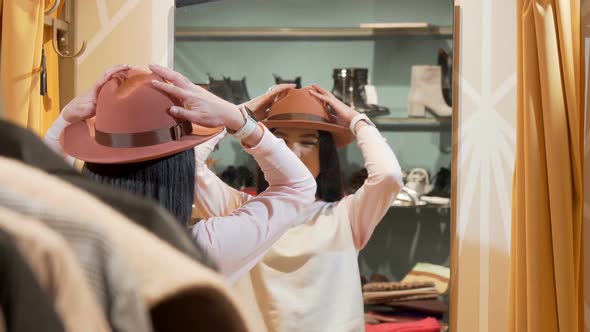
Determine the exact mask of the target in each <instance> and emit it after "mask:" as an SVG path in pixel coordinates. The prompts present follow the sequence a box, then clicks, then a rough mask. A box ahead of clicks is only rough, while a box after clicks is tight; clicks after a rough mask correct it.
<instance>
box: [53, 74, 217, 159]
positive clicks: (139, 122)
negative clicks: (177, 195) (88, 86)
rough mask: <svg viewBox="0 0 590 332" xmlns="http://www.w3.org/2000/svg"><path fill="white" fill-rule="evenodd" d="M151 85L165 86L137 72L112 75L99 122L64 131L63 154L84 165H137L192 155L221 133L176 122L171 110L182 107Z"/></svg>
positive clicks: (100, 106)
mask: <svg viewBox="0 0 590 332" xmlns="http://www.w3.org/2000/svg"><path fill="white" fill-rule="evenodd" d="M152 80H158V81H163V79H162V78H161V77H159V76H157V75H155V74H153V73H147V72H144V71H140V70H135V69H131V70H129V71H127V72H121V73H118V74H115V75H113V77H112V78H111V79H110V80H109V81H108V82H107V83H106V84H105V85H104V86H103V87H102V88H101V90H100V92H99V94H98V98H97V101H96V117H95V118H94V119H92V120H89V121H80V122H77V123H74V124H71V125H69V126H67V127H66V128H65V129H64V131H63V132H62V134H61V137H60V144H61V146H62V148H63V150H64V151H65V152H66V153H67V154H69V155H71V156H73V157H75V158H77V159H80V160H83V161H85V162H92V163H99V164H123V163H133V162H140V161H146V160H152V159H158V158H162V157H166V156H170V155H173V154H175V153H179V152H182V151H185V150H188V149H190V148H192V147H194V146H196V145H199V144H201V143H203V142H206V141H207V140H209V139H211V138H213V137H214V136H215V135H216V134H218V133H219V132H220V131H221V128H206V127H201V126H197V125H194V124H191V123H190V122H188V121H180V120H177V119H176V118H174V117H172V116H171V115H170V114H169V113H168V111H169V109H170V107H172V106H174V105H177V106H182V104H181V103H180V102H179V101H178V100H176V99H175V98H174V97H171V96H169V95H168V94H166V93H164V92H161V91H159V90H157V89H156V88H155V87H153V85H152V83H151V81H152Z"/></svg>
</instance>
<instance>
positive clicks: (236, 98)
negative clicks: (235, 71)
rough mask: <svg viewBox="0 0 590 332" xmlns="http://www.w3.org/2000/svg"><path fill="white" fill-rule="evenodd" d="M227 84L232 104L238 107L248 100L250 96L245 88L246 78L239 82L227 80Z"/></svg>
mask: <svg viewBox="0 0 590 332" xmlns="http://www.w3.org/2000/svg"><path fill="white" fill-rule="evenodd" d="M228 83H229V86H230V89H231V92H232V97H233V103H234V104H236V105H239V104H242V103H245V102H247V101H248V100H250V94H249V93H248V88H247V87H246V77H242V79H241V80H231V79H228Z"/></svg>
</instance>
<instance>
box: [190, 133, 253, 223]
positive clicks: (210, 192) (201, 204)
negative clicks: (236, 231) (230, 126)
mask: <svg viewBox="0 0 590 332" xmlns="http://www.w3.org/2000/svg"><path fill="white" fill-rule="evenodd" d="M224 137H225V132H223V133H221V134H219V135H218V136H216V137H215V138H213V139H211V140H209V141H207V142H205V143H203V144H200V145H197V146H196V147H195V148H194V150H195V207H196V208H197V209H198V210H199V212H200V215H201V216H203V217H204V218H211V217H220V216H227V215H229V214H231V213H232V212H234V211H235V210H237V209H238V208H239V207H241V206H242V205H244V204H245V203H246V202H247V201H249V200H250V199H252V196H250V195H248V194H246V193H244V192H241V191H238V190H236V189H234V188H232V187H230V186H229V185H227V184H226V183H225V182H223V181H222V180H221V179H220V178H219V177H217V175H215V173H213V172H212V171H211V170H210V169H209V168H208V167H207V164H206V163H205V162H206V161H207V158H208V157H209V154H211V152H212V151H213V149H214V148H215V145H217V143H219V142H220V141H221V140H222V139H223V138H224Z"/></svg>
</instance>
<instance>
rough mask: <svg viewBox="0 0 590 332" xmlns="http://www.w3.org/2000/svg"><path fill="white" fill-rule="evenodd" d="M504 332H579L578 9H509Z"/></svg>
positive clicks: (539, 0) (537, 2)
mask: <svg viewBox="0 0 590 332" xmlns="http://www.w3.org/2000/svg"><path fill="white" fill-rule="evenodd" d="M517 25H518V26H517V33H518V36H517V48H518V50H517V52H518V53H517V54H518V56H517V71H518V73H517V75H518V87H517V89H518V90H517V95H518V97H517V98H518V99H517V151H516V165H515V173H514V183H513V197H512V200H513V202H512V203H513V206H512V240H511V241H512V243H511V255H510V300H509V315H510V316H509V331H514V332H526V331H530V332H532V331H535V332H538V331H548V332H549V331H551V332H556V331H560V332H574V331H582V328H583V321H584V315H583V296H582V294H583V293H582V291H583V286H582V282H583V278H582V277H583V275H582V274H583V266H582V201H583V188H582V187H583V186H582V183H583V182H582V180H583V174H582V169H583V138H584V126H583V124H584V113H583V107H584V105H583V104H584V103H583V99H582V98H583V91H585V89H584V86H583V85H584V80H583V79H582V77H583V72H584V68H583V66H584V64H583V62H582V59H583V56H582V54H583V53H582V52H583V49H582V48H581V47H580V46H581V41H582V40H581V26H580V2H579V0H561V1H560V0H544V1H543V0H518V1H517Z"/></svg>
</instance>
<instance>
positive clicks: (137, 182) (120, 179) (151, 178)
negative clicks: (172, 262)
mask: <svg viewBox="0 0 590 332" xmlns="http://www.w3.org/2000/svg"><path fill="white" fill-rule="evenodd" d="M82 173H83V174H85V175H86V176H88V177H90V178H91V179H93V180H95V181H98V182H101V183H105V184H109V185H112V186H113V187H117V188H121V189H123V190H126V191H129V192H132V193H135V194H138V195H140V196H142V197H145V198H149V199H153V200H155V201H157V202H159V203H160V204H161V205H162V206H163V207H164V208H166V209H168V211H170V212H171V213H172V215H174V216H176V217H177V218H178V220H180V222H181V223H182V224H183V225H185V224H186V223H187V222H188V221H189V220H190V217H191V214H192V206H193V201H194V196H195V151H194V150H193V149H188V150H186V151H183V152H180V153H177V154H174V155H172V156H168V157H164V158H160V159H154V160H148V161H142V162H138V163H129V164H95V163H85V164H84V168H83V169H82Z"/></svg>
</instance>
